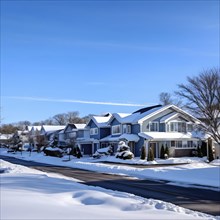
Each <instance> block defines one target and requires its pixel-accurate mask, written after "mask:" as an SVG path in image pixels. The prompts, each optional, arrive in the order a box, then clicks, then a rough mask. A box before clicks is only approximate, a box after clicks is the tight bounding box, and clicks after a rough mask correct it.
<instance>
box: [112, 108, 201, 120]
mask: <svg viewBox="0 0 220 220" xmlns="http://www.w3.org/2000/svg"><path fill="white" fill-rule="evenodd" d="M166 109H173V110H174V112H173V113H170V114H168V115H166V116H164V117H163V118H161V121H166V120H168V119H170V118H172V117H174V116H176V115H178V114H183V115H184V116H185V117H186V118H188V119H190V120H191V121H193V122H194V123H200V121H199V120H198V119H197V118H195V117H194V116H192V115H190V114H189V113H188V112H186V111H184V110H182V109H180V108H178V107H177V106H175V105H166V106H162V105H154V106H149V107H146V108H142V109H139V110H137V111H135V112H133V113H131V114H126V113H113V114H112V117H111V119H110V120H109V124H110V123H111V122H112V121H113V120H114V119H116V120H117V121H118V122H120V123H122V124H123V123H124V124H125V123H129V124H137V123H142V122H143V121H145V120H147V119H148V118H150V117H153V116H155V115H156V114H159V113H161V112H163V111H165V110H166Z"/></svg>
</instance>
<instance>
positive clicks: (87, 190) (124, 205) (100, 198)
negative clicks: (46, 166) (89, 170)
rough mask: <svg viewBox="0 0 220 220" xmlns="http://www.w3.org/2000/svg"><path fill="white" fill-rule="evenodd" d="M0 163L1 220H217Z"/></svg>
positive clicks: (170, 206) (167, 204)
mask: <svg viewBox="0 0 220 220" xmlns="http://www.w3.org/2000/svg"><path fill="white" fill-rule="evenodd" d="M0 163H1V168H0V169H1V171H2V172H3V173H2V174H1V197H0V199H1V201H0V202H1V214H0V217H1V219H4V220H10V219H16V220H19V219H22V220H27V219H28V220H34V219H38V220H41V219H42V220H43V219H44V220H47V219H136V220H138V219H184V220H187V219H189V220H194V219H195V220H196V219H210V220H212V219H213V220H214V219H220V218H219V217H214V216H211V215H207V214H203V213H200V212H195V211H191V210H188V209H184V208H181V207H178V206H176V205H173V204H171V203H166V202H163V201H159V200H154V199H144V198H141V197H138V196H135V195H133V194H128V193H122V192H118V191H112V190H106V189H103V188H100V187H93V186H86V185H83V184H80V183H77V182H75V181H74V179H72V178H68V177H64V176H61V175H58V174H51V173H50V174H48V173H44V172H41V171H37V170H34V169H30V168H27V167H24V166H20V165H15V164H11V163H9V162H6V161H4V160H0Z"/></svg>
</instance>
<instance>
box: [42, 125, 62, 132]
mask: <svg viewBox="0 0 220 220" xmlns="http://www.w3.org/2000/svg"><path fill="white" fill-rule="evenodd" d="M64 128H65V125H42V126H41V129H42V130H44V131H45V132H48V131H58V130H63V129H64Z"/></svg>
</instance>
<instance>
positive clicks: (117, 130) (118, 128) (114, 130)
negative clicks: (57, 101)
mask: <svg viewBox="0 0 220 220" xmlns="http://www.w3.org/2000/svg"><path fill="white" fill-rule="evenodd" d="M120 133H121V126H120V125H114V126H112V134H120Z"/></svg>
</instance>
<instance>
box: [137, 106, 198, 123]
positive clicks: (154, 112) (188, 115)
mask: <svg viewBox="0 0 220 220" xmlns="http://www.w3.org/2000/svg"><path fill="white" fill-rule="evenodd" d="M167 109H173V110H174V111H176V112H178V113H181V114H183V115H184V116H185V117H187V118H189V119H190V120H192V121H193V122H194V123H198V124H199V123H201V122H200V121H199V120H198V119H197V118H195V117H194V116H192V115H191V114H189V113H188V112H186V111H184V110H182V109H180V108H179V107H177V106H175V105H165V106H162V107H159V108H156V109H155V111H152V112H150V111H148V113H149V114H146V115H143V116H144V117H140V118H139V120H138V123H142V122H143V121H145V120H146V119H148V118H150V117H153V116H155V115H156V114H159V113H161V112H163V111H165V110H167Z"/></svg>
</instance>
